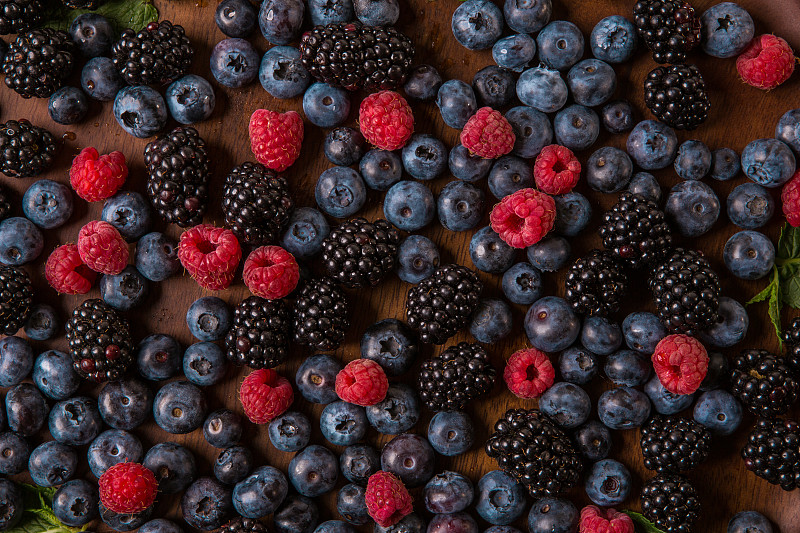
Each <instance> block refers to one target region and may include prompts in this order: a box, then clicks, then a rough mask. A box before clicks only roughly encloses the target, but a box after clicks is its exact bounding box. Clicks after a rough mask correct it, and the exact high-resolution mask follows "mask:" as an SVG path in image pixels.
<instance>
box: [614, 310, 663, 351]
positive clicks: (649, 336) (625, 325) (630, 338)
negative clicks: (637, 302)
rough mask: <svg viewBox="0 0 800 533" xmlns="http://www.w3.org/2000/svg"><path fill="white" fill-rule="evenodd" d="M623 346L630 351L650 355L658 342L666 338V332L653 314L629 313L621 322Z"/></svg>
mask: <svg viewBox="0 0 800 533" xmlns="http://www.w3.org/2000/svg"><path fill="white" fill-rule="evenodd" d="M622 334H623V335H624V337H625V344H627V345H628V348H630V349H631V350H636V351H638V352H642V353H645V354H648V355H649V354H652V353H653V352H654V351H655V349H656V345H657V344H658V342H659V341H660V340H661V339H663V338H664V337H666V336H667V330H666V329H664V326H663V325H662V324H661V321H660V320H659V319H658V317H657V316H656V315H654V314H653V313H646V312H636V313H631V314H629V315H628V316H626V317H625V320H623V321H622Z"/></svg>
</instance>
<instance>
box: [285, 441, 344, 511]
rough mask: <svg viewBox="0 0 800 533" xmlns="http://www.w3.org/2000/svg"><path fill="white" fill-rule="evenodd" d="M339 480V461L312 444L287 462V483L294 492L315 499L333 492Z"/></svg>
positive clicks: (320, 447) (325, 449)
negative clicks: (289, 482)
mask: <svg viewBox="0 0 800 533" xmlns="http://www.w3.org/2000/svg"><path fill="white" fill-rule="evenodd" d="M338 478H339V461H337V460H336V456H335V455H334V454H333V452H331V451H330V450H328V449H327V448H324V447H322V446H319V445H317V444H312V445H311V446H308V447H307V448H305V449H304V450H303V451H301V452H300V453H298V454H297V455H295V456H294V457H293V458H292V460H291V461H290V462H289V481H291V482H292V485H293V486H294V488H295V490H297V492H299V493H300V494H302V495H303V496H307V497H309V498H316V497H317V496H321V495H323V494H325V493H328V492H330V491H332V490H333V488H334V487H335V486H336V480H337V479H338Z"/></svg>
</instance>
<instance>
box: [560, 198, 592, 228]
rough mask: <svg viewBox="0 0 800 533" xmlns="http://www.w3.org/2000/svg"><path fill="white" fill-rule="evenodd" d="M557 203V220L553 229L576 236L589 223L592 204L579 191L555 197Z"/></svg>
mask: <svg viewBox="0 0 800 533" xmlns="http://www.w3.org/2000/svg"><path fill="white" fill-rule="evenodd" d="M553 200H555V203H556V220H555V223H554V224H553V229H554V230H555V232H556V233H558V234H560V235H563V236H564V237H574V236H575V235H577V234H578V233H580V232H581V231H583V229H584V228H585V227H586V226H587V225H588V224H589V220H591V218H592V204H590V203H589V200H588V198H586V197H585V196H584V195H582V194H581V193H579V192H574V191H572V192H568V193H566V194H560V195H558V196H556V197H555V198H553Z"/></svg>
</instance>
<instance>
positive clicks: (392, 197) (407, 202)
mask: <svg viewBox="0 0 800 533" xmlns="http://www.w3.org/2000/svg"><path fill="white" fill-rule="evenodd" d="M435 214H436V202H435V200H434V198H433V193H432V192H431V190H430V189H429V188H428V187H426V186H425V185H424V184H422V183H420V182H418V181H411V180H403V181H399V182H397V183H395V184H394V185H392V187H391V188H390V189H389V190H388V191H387V192H386V197H385V198H384V200H383V216H385V217H386V220H388V221H389V222H391V223H392V224H393V225H394V226H396V227H397V228H398V229H401V230H404V231H417V230H419V229H422V228H424V227H425V226H427V225H428V224H430V223H431V221H432V220H433V217H434V215H435Z"/></svg>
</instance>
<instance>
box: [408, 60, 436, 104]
mask: <svg viewBox="0 0 800 533" xmlns="http://www.w3.org/2000/svg"><path fill="white" fill-rule="evenodd" d="M441 86H442V76H441V74H439V71H438V70H436V67H433V66H431V65H417V66H416V67H414V68H413V69H411V72H409V73H408V77H407V78H406V83H405V85H403V91H404V92H405V93H406V96H408V97H409V98H411V99H412V100H433V99H434V98H436V95H437V94H438V93H439V87H441Z"/></svg>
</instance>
